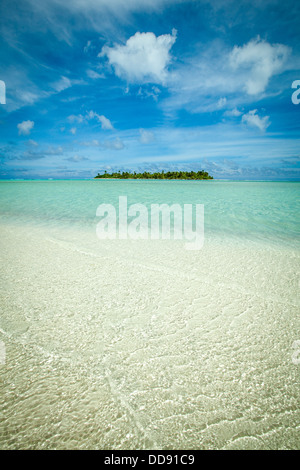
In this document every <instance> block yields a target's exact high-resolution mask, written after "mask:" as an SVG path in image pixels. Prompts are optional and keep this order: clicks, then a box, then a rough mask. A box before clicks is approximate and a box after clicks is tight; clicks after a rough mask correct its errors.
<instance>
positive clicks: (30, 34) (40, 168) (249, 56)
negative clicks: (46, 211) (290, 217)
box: [0, 0, 300, 180]
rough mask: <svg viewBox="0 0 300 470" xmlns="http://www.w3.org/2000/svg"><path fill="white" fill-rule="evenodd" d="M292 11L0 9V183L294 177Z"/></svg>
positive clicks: (4, 2)
mask: <svg viewBox="0 0 300 470" xmlns="http://www.w3.org/2000/svg"><path fill="white" fill-rule="evenodd" d="M299 20H300V2H297V1H295V0H285V1H284V2H282V1H281V0H280V1H278V0H252V1H248V0H244V1H243V0H239V1H236V0H73V1H69V2H66V1H65V0H43V1H41V2H37V1H36V0H18V1H16V0H1V2H0V37H1V46H0V178H1V179H36V178H37V179H47V178H57V179H69V178H72V179H82V178H84V179H85V178H93V177H94V176H95V175H96V174H97V173H98V172H100V173H102V172H104V171H105V170H106V171H108V172H110V171H117V170H121V171H124V170H129V171H145V170H147V171H161V170H165V171H168V170H171V171H173V170H195V171H198V170H200V169H202V170H205V171H208V172H209V173H210V174H211V175H212V176H214V178H225V179H250V180H251V179H255V180H265V179H270V180H276V179H282V180H299V179H300V171H299V169H300V157H299V155H300V140H299V137H300V104H299V101H300V51H299V46H300V28H299Z"/></svg>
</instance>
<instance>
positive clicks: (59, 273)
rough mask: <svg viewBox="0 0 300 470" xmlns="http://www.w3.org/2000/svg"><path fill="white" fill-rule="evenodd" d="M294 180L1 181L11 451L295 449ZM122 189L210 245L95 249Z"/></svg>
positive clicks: (4, 393) (2, 408)
mask: <svg viewBox="0 0 300 470" xmlns="http://www.w3.org/2000/svg"><path fill="white" fill-rule="evenodd" d="M299 185H300V183H288V182H286V183H285V182H280V183H279V182H230V181H199V182H191V181H163V182H161V181H102V180H100V181H93V180H92V181H18V182H16V181H9V182H4V181H2V182H0V202H1V205H0V233H1V237H0V266H1V269H0V285H1V289H0V312H1V313H0V353H1V354H0V416H1V419H0V448H1V449H111V450H114V449H174V450H177V449H299V448H300V439H299V436H300V429H299V422H300V412H299V367H300V346H299V344H300V322H299V308H300V302H299V266H300V250H299V188H300V186H299ZM121 195H122V196H127V197H128V204H129V205H131V204H133V203H142V204H145V205H146V206H147V207H148V208H149V207H150V206H151V204H154V203H167V204H174V203H179V204H181V205H183V204H203V205H204V232H205V242H204V245H203V248H201V249H199V250H195V251H189V250H186V249H184V241H183V240H172V239H170V240H168V239H167V240H132V239H127V240H118V239H116V240H99V239H98V238H97V236H96V225H97V223H98V221H99V218H98V217H96V210H97V207H98V206H99V205H100V204H102V203H109V204H114V205H115V206H116V207H118V198H119V196H121ZM4 352H5V355H4ZM4 358H5V359H4Z"/></svg>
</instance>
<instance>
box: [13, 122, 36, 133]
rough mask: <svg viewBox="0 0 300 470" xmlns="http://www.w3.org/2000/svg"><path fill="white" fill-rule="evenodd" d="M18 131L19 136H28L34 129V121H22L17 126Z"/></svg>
mask: <svg viewBox="0 0 300 470" xmlns="http://www.w3.org/2000/svg"><path fill="white" fill-rule="evenodd" d="M17 127H18V129H19V135H29V134H30V132H31V130H32V129H33V127H34V121H23V122H20V124H18V125H17Z"/></svg>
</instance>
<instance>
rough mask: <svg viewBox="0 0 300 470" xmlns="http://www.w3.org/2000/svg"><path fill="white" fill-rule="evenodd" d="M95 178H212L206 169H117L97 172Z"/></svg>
mask: <svg viewBox="0 0 300 470" xmlns="http://www.w3.org/2000/svg"><path fill="white" fill-rule="evenodd" d="M95 178H115V179H154V180H212V179H213V177H212V176H210V175H209V174H208V173H207V171H203V170H200V171H167V172H164V171H161V172H155V173H150V172H149V171H144V173H136V172H133V173H131V172H129V171H122V173H121V171H120V170H119V171H117V172H113V173H107V171H105V172H104V173H102V174H100V173H98V175H97V176H95Z"/></svg>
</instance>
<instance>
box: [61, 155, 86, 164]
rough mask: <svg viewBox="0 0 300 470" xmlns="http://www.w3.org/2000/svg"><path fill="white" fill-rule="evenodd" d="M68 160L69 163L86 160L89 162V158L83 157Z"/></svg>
mask: <svg viewBox="0 0 300 470" xmlns="http://www.w3.org/2000/svg"><path fill="white" fill-rule="evenodd" d="M66 160H68V161H69V162H74V163H78V162H83V161H85V160H88V158H86V157H81V156H80V155H74V156H73V157H69V158H66Z"/></svg>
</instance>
